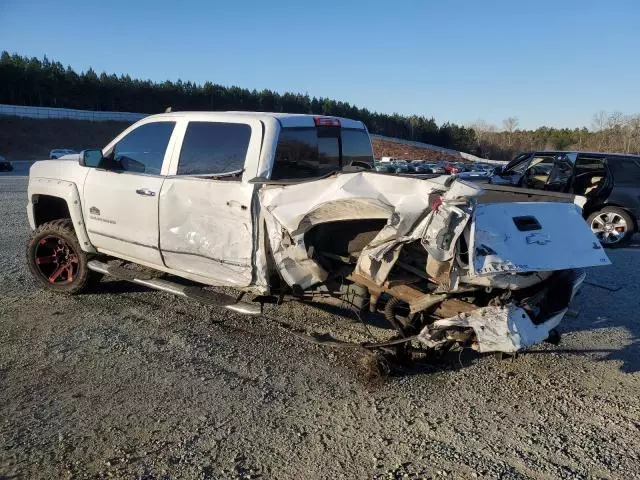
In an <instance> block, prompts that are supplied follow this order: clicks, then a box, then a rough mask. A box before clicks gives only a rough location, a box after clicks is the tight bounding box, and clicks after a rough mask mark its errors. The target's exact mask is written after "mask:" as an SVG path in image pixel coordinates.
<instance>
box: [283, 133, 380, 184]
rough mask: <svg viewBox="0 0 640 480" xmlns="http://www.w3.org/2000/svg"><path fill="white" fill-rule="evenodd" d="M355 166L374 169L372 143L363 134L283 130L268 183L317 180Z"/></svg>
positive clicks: (367, 136)
mask: <svg viewBox="0 0 640 480" xmlns="http://www.w3.org/2000/svg"><path fill="white" fill-rule="evenodd" d="M354 162H356V163H355V164H356V165H359V166H362V165H360V164H366V165H373V152H372V150H371V142H370V141H369V135H368V134H367V132H366V131H364V130H357V129H347V128H343V129H341V128H339V127H338V128H336V127H315V128H314V127H312V128H283V129H282V131H281V132H280V137H279V138H278V145H277V147H276V157H275V161H274V164H273V170H272V172H271V179H272V180H284V179H295V178H314V177H320V176H322V175H326V174H328V173H331V172H334V171H338V170H341V169H342V168H343V167H344V166H347V165H352V164H354Z"/></svg>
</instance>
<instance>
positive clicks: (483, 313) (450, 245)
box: [259, 172, 610, 353]
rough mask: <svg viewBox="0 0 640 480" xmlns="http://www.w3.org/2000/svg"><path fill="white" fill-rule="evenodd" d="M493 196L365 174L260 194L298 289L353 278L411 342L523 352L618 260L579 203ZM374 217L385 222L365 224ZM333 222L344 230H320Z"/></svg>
mask: <svg viewBox="0 0 640 480" xmlns="http://www.w3.org/2000/svg"><path fill="white" fill-rule="evenodd" d="M483 193H484V191H483V190H482V188H480V187H479V186H478V185H475V184H470V183H466V182H464V181H458V180H455V178H453V177H445V176H442V177H436V178H430V179H422V180H421V179H414V178H407V177H400V176H386V175H380V174H376V173H370V172H362V173H349V174H339V175H336V176H334V177H330V178H326V179H322V180H318V181H313V182H306V183H297V184H288V185H268V186H265V188H263V189H261V190H260V193H259V202H260V206H261V217H262V218H263V220H264V225H265V227H266V243H267V244H268V248H269V250H270V252H271V253H272V256H273V259H274V264H275V265H274V267H275V269H277V271H278V272H279V274H280V277H281V278H282V279H283V280H284V281H285V282H286V284H287V285H288V286H289V287H290V288H291V289H292V290H294V291H297V292H299V293H300V294H302V293H303V292H307V293H309V292H313V291H318V289H319V286H322V288H324V291H325V292H330V291H332V288H331V283H332V282H333V281H336V279H339V281H340V282H344V281H345V280H346V281H347V282H351V283H352V284H355V285H356V286H358V287H359V288H361V289H364V291H365V292H366V293H365V294H364V295H365V296H366V295H368V296H369V302H368V306H369V308H370V310H371V311H380V312H384V313H385V317H386V318H387V320H388V321H389V323H390V324H391V325H392V326H393V327H394V328H396V330H398V331H399V333H400V336H401V337H403V338H405V339H407V340H409V339H412V340H417V341H419V342H420V343H421V344H422V345H423V346H425V347H427V348H429V349H434V350H441V351H442V350H446V349H449V348H451V347H452V346H453V345H461V346H464V347H471V348H474V349H476V350H478V351H480V352H492V351H495V352H506V353H513V352H517V351H518V350H521V349H523V348H527V347H530V346H532V345H535V344H538V343H541V342H543V341H544V340H546V339H547V338H548V337H549V335H550V332H551V331H552V330H553V329H554V328H555V327H556V326H557V325H558V324H559V323H560V321H561V320H562V318H563V316H564V314H565V313H566V311H567V309H568V307H569V303H570V302H571V300H572V299H573V297H574V296H575V294H576V292H577V290H578V289H579V287H580V285H581V284H582V282H583V281H584V278H585V273H584V269H585V268H586V267H591V266H599V265H607V264H609V263H610V262H609V259H608V258H607V256H606V254H605V253H604V251H603V250H602V248H601V247H600V246H599V243H598V242H597V239H595V237H594V235H593V233H592V232H591V230H590V229H589V227H588V226H587V225H586V223H585V222H584V220H583V219H582V216H581V212H580V209H579V206H578V204H577V202H576V204H574V202H572V201H567V202H564V203H563V202H544V201H543V202H510V201H506V202H504V201H502V202H493V203H491V202H484V203H483V202H482V195H483ZM364 219H371V220H378V221H381V222H382V223H380V224H379V225H380V227H379V228H377V229H376V230H375V232H364V231H360V230H357V228H356V227H357V225H360V224H361V223H359V222H362V221H363V220H364ZM329 224H333V225H339V228H338V229H335V228H334V229H332V230H328V231H330V232H331V233H330V234H326V235H324V237H323V235H321V234H318V233H317V232H318V229H320V230H322V228H324V226H326V225H329ZM354 228H355V230H354ZM313 231H315V233H313ZM311 233H313V235H311ZM365 233H371V235H370V237H368V240H367V242H366V243H365V244H363V245H360V246H359V247H358V248H355V247H354V248H353V249H350V248H346V247H345V251H342V252H336V251H328V250H330V247H328V246H327V245H329V246H330V245H333V244H335V243H336V242H335V238H332V239H331V240H332V241H329V242H328V241H327V240H326V238H325V237H336V236H337V237H341V236H345V237H349V235H351V236H352V237H353V238H354V239H357V238H362V236H363V235H364V234H365ZM318 238H325V240H323V241H322V242H318V240H317V239H318ZM349 238H351V237H349ZM356 243H357V242H356ZM350 245H351V243H350ZM262 270H264V271H267V270H268V268H266V267H265V268H264V269H262ZM265 283H266V279H265ZM340 286H341V287H342V286H344V285H342V284H341V285H340ZM398 309H400V310H402V312H403V313H402V314H400V315H399V314H398V313H399V312H398Z"/></svg>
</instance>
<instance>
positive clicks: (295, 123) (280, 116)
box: [145, 112, 365, 129]
mask: <svg viewBox="0 0 640 480" xmlns="http://www.w3.org/2000/svg"><path fill="white" fill-rule="evenodd" d="M185 117H186V119H187V120H191V121H221V120H224V118H225V117H226V118H230V117H251V118H253V119H256V120H263V119H267V118H268V119H276V120H277V121H278V122H280V125H282V126H283V127H315V122H314V120H313V119H314V118H315V117H322V118H334V119H336V120H339V121H340V125H341V126H342V127H344V128H358V129H364V128H365V126H364V123H362V122H361V121H359V120H351V119H350V118H343V117H334V116H331V115H307V114H302V113H277V112H169V113H160V114H157V115H150V116H148V117H146V118H145V120H149V119H158V120H160V119H162V118H185Z"/></svg>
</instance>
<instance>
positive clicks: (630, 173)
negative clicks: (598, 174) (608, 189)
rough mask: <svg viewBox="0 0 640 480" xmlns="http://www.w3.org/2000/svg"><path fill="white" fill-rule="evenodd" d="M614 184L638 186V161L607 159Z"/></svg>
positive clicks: (629, 158) (627, 158)
mask: <svg viewBox="0 0 640 480" xmlns="http://www.w3.org/2000/svg"><path fill="white" fill-rule="evenodd" d="M609 165H611V167H612V169H613V179H614V181H615V183H616V184H626V185H640V160H638V159H636V158H635V157H615V158H613V157H609Z"/></svg>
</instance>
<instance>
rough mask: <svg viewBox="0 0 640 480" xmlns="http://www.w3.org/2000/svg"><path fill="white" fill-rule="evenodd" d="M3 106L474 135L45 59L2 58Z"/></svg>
mask: <svg viewBox="0 0 640 480" xmlns="http://www.w3.org/2000/svg"><path fill="white" fill-rule="evenodd" d="M0 103H7V104H12V105H29V106H41V107H58V108H78V109H85V110H98V111H123V112H139V113H160V112H164V111H165V109H166V108H167V107H171V108H172V109H173V110H174V111H179V110H217V111H224V110H245V111H266V112H288V113H312V114H320V115H336V116H341V117H347V118H353V119H357V120H361V121H362V122H364V124H365V125H366V126H367V128H368V129H369V131H370V132H371V133H377V134H380V135H386V136H390V137H398V138H403V139H406V140H412V141H416V142H424V143H430V144H434V145H438V146H441V147H445V148H452V149H455V150H462V151H469V150H470V149H472V148H473V147H474V142H475V137H474V132H473V130H471V129H469V128H467V127H464V126H459V125H455V124H452V123H444V124H442V125H437V124H436V122H435V120H434V119H433V118H427V117H424V116H417V115H413V116H402V115H398V114H392V115H388V114H383V113H377V112H371V111H369V110H367V109H366V108H359V107H357V106H355V105H351V104H349V103H347V102H340V101H336V100H332V99H329V98H322V97H320V98H317V97H310V96H309V95H307V94H299V93H282V94H280V93H277V92H273V91H271V90H266V89H265V90H261V91H258V90H248V89H246V88H240V87H235V86H233V87H225V86H222V85H217V84H214V83H212V82H205V83H204V84H196V83H193V82H190V81H186V82H185V81H182V80H178V81H176V82H172V81H169V80H167V81H164V82H152V81H151V80H139V79H134V78H131V77H130V76H129V75H120V76H118V75H115V74H107V73H104V72H103V73H101V74H99V75H98V74H97V73H96V72H95V71H94V70H93V69H92V68H89V69H88V70H87V71H86V72H80V73H77V72H76V71H75V70H73V69H72V68H71V67H70V66H67V67H66V68H65V67H64V66H63V65H62V64H61V63H60V62H56V61H51V60H49V59H48V58H47V57H46V56H45V57H44V58H43V59H42V60H40V59H38V58H35V57H32V58H28V57H23V56H20V55H18V54H12V55H11V54H9V52H7V51H3V52H2V54H1V55H0Z"/></svg>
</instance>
